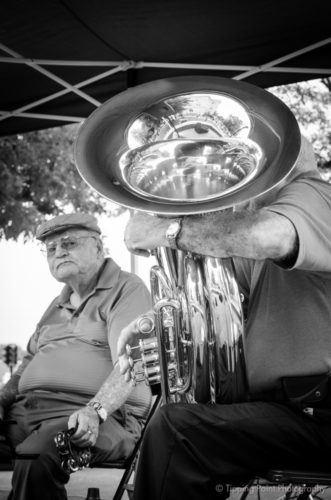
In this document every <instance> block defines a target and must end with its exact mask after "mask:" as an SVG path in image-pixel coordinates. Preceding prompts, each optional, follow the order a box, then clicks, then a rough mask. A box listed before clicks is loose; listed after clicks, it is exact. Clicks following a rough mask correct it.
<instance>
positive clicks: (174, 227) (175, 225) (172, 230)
mask: <svg viewBox="0 0 331 500" xmlns="http://www.w3.org/2000/svg"><path fill="white" fill-rule="evenodd" d="M179 231H180V224H179V222H172V223H171V224H170V225H169V227H168V229H167V237H168V238H174V237H175V236H177V234H178V232H179Z"/></svg>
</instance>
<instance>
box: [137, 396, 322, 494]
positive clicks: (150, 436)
mask: <svg viewBox="0 0 331 500" xmlns="http://www.w3.org/2000/svg"><path fill="white" fill-rule="evenodd" d="M322 448H324V449H328V451H330V448H331V423H330V425H320V424H319V423H318V422H317V421H316V420H315V419H314V418H313V417H310V416H307V415H305V414H304V413H302V412H300V411H299V410H295V409H293V408H292V407H289V406H286V405H281V404H277V403H265V402H256V403H242V404H233V405H215V406H207V405H182V404H171V405H165V406H163V407H162V408H160V410H159V411H158V412H157V413H156V414H155V416H154V417H153V419H152V420H151V422H150V424H149V426H148V428H147V429H146V432H145V436H144V440H143V445H142V449H141V453H140V458H139V464H138V471H137V477H136V485H135V492H134V499H135V500H183V499H185V498H189V499H190V500H195V499H197V500H198V499H199V500H201V499H204V500H205V499H206V500H207V499H210V500H211V499H218V500H221V499H222V498H225V497H226V496H227V487H226V485H227V484H232V485H237V486H239V485H243V484H245V483H246V482H247V481H248V480H249V479H250V478H252V477H254V476H255V475H257V474H263V473H264V472H265V471H266V470H268V469H270V468H281V467H283V468H292V469H293V468H314V467H315V468H318V467H319V466H321V449H322ZM319 460H320V463H319Z"/></svg>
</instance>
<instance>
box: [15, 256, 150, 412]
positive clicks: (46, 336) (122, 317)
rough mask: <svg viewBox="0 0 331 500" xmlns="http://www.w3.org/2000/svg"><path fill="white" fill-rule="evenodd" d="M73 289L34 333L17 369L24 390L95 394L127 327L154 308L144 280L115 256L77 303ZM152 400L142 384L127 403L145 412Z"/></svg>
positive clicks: (65, 291)
mask: <svg viewBox="0 0 331 500" xmlns="http://www.w3.org/2000/svg"><path fill="white" fill-rule="evenodd" d="M70 295H71V288H70V287H69V286H68V285H65V286H64V288H63V290H62V292H61V294H60V295H59V296H58V297H57V298H55V299H54V300H53V301H52V303H51V304H50V306H49V307H48V308H47V310H46V311H45V313H44V315H43V316H42V318H41V320H40V321H39V323H38V325H37V328H36V331H35V332H34V334H33V335H32V337H31V338H30V340H29V342H28V346H27V355H26V356H25V358H24V360H23V363H22V365H21V369H19V370H18V371H17V374H18V375H21V376H20V381H19V392H20V393H26V392H28V391H33V390H46V391H54V392H58V391H59V392H65V393H72V394H81V395H82V396H84V397H88V398H92V397H93V396H94V395H95V394H96V393H97V392H98V390H99V389H100V386H101V385H102V384H103V382H104V381H105V379H106V378H107V377H108V376H109V374H110V372H111V371H112V370H113V367H114V364H115V362H116V360H117V340H118V337H119V334H120V332H121V330H122V328H123V327H124V326H126V325H127V324H128V323H130V322H131V321H132V320H134V319H135V318H137V316H139V315H140V314H142V313H145V312H146V311H148V310H149V309H150V308H151V298H150V293H149V291H148V289H147V287H146V286H145V284H144V283H143V281H142V280H141V279H140V278H139V277H138V276H136V275H134V274H132V273H128V272H125V271H122V270H121V269H120V267H119V266H118V265H117V264H116V263H115V262H114V261H113V260H112V259H110V258H107V259H105V262H104V264H103V266H102V268H101V270H100V273H99V278H98V280H97V284H96V286H95V288H94V289H93V290H92V291H91V293H90V294H89V295H88V296H87V297H86V298H85V299H84V301H83V302H82V303H81V304H80V305H79V307H78V308H77V309H76V308H74V307H73V306H72V304H71V303H70ZM149 404H150V389H149V387H147V386H146V385H145V384H137V386H136V387H135V388H134V390H133V392H132V393H131V395H130V397H129V399H128V400H127V407H128V409H129V410H130V411H131V412H132V413H133V414H134V415H136V416H142V415H145V410H146V409H147V407H149Z"/></svg>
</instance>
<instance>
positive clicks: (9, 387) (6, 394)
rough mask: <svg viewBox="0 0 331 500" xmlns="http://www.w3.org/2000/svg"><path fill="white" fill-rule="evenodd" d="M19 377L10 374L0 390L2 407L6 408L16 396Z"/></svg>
mask: <svg viewBox="0 0 331 500" xmlns="http://www.w3.org/2000/svg"><path fill="white" fill-rule="evenodd" d="M19 380H20V377H19V376H18V375H15V374H14V375H12V377H11V378H10V380H9V381H8V382H7V384H6V385H5V386H4V387H3V388H2V389H1V391H0V405H1V406H2V407H3V408H8V406H10V405H11V404H12V403H13V402H14V401H15V398H16V395H17V394H18V383H19Z"/></svg>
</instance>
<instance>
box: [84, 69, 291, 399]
mask: <svg viewBox="0 0 331 500" xmlns="http://www.w3.org/2000/svg"><path fill="white" fill-rule="evenodd" d="M299 150H300V131H299V127H298V124H297V122H296V120H295V118H294V116H293V114H292V113H291V111H290V110H289V109H288V108H287V106H285V105H284V104H283V103H282V102H281V101H280V100H279V99H277V98H276V97H274V96H273V95H272V94H270V93H269V92H267V91H265V90H262V89H260V88H258V87H255V86H253V85H250V84H248V83H244V82H240V81H236V80H232V79H225V78H218V77H204V76H203V77H202V76H196V77H192V76H191V77H175V78H169V79H165V80H158V81H154V82H150V83H147V84H143V85H140V86H137V87H134V88H130V89H128V90H126V91H125V92H123V93H121V94H118V95H116V96H115V97H113V98H111V99H110V100H108V101H107V102H105V103H104V104H103V105H102V106H100V108H98V109H97V110H96V111H94V112H93V113H92V115H90V117H88V118H87V120H86V121H85V122H84V123H83V125H82V126H81V128H80V130H79V133H78V137H77V141H76V146H75V158H76V165H77V168H78V171H79V172H80V174H81V176H82V177H83V179H84V180H85V181H86V182H87V183H88V184H89V185H90V186H91V187H92V188H94V189H95V190H96V191H97V192H98V193H99V194H100V195H102V196H104V197H105V198H107V199H108V200H111V201H112V202H115V203H117V204H119V205H121V206H125V207H127V208H129V209H133V210H138V211H144V212H148V213H151V214H153V215H157V216H162V217H174V216H175V217H185V216H199V215H202V214H207V213H212V212H216V211H220V210H231V211H232V210H239V209H240V210H243V209H245V208H244V207H245V205H246V204H248V203H251V202H252V201H253V200H258V199H260V198H261V197H262V196H266V195H267V194H269V193H270V192H272V191H273V190H275V189H279V188H280V187H281V186H282V185H283V184H284V183H285V182H286V181H287V179H288V177H289V176H290V174H291V172H292V170H293V169H294V168H295V163H296V160H297V158H298V155H299ZM155 256H156V260H157V265H155V266H153V267H152V268H151V273H150V279H151V293H152V300H153V310H154V322H155V329H154V328H147V330H148V331H146V335H141V337H143V338H140V340H139V346H138V349H139V352H140V362H141V363H142V370H140V371H138V374H137V377H138V379H144V380H146V382H147V383H149V384H151V385H152V384H156V383H160V384H161V388H162V395H163V400H164V401H166V402H177V401H181V402H188V403H195V402H199V403H200V402H202V403H207V402H210V403H215V402H221V403H233V402H239V401H244V400H246V398H247V394H248V387H247V380H246V369H245V341H244V315H243V306H242V300H243V296H242V294H241V292H240V290H239V287H238V284H237V281H236V278H235V273H234V268H233V262H232V259H230V258H226V259H224V258H222V259H221V258H216V257H210V256H201V255H196V254H191V253H189V252H183V251H181V250H172V249H168V248H158V249H157V250H156V255H155ZM133 349H135V348H133Z"/></svg>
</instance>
